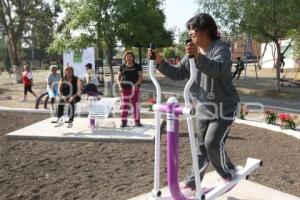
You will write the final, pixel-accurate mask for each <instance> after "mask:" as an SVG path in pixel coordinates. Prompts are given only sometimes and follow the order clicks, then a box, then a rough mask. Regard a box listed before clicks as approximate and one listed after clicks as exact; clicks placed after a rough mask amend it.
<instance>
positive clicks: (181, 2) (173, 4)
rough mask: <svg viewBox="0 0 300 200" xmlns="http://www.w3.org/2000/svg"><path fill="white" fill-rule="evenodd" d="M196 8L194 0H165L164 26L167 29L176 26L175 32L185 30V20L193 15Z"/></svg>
mask: <svg viewBox="0 0 300 200" xmlns="http://www.w3.org/2000/svg"><path fill="white" fill-rule="evenodd" d="M198 8H199V6H198V4H197V1H196V0H165V3H164V12H165V15H166V17H167V19H166V27H167V28H168V29H169V28H173V27H174V26H176V29H177V33H178V32H179V31H180V32H182V31H184V30H186V28H185V24H186V22H187V21H188V20H189V19H190V18H192V17H193V16H194V15H195V13H196V11H197V9H198Z"/></svg>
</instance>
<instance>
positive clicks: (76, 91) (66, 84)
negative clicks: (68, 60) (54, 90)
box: [57, 66, 82, 126]
mask: <svg viewBox="0 0 300 200" xmlns="http://www.w3.org/2000/svg"><path fill="white" fill-rule="evenodd" d="M58 88H59V96H60V100H59V104H58V112H57V117H58V119H59V118H60V117H62V116H63V114H64V106H65V103H69V104H70V106H69V109H68V114H69V121H68V122H67V123H70V126H72V122H73V119H74V114H75V106H74V104H75V103H77V102H79V101H80V99H81V98H80V95H81V90H82V86H81V82H80V80H79V79H78V78H77V77H76V76H74V71H73V67H71V66H67V67H65V68H64V76H63V77H62V78H61V79H60V81H59V84H58Z"/></svg>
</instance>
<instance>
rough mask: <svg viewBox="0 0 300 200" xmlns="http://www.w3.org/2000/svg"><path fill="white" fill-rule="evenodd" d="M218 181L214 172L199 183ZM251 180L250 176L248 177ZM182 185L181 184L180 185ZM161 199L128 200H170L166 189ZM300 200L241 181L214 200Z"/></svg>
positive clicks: (205, 183)
mask: <svg viewBox="0 0 300 200" xmlns="http://www.w3.org/2000/svg"><path fill="white" fill-rule="evenodd" d="M218 179H219V176H218V175H217V173H216V172H215V171H213V172H209V173H207V174H205V176H204V180H203V182H202V183H201V186H202V187H204V186H205V187H211V186H214V185H215V184H216V182H217V180H218ZM250 179H251V175H250ZM181 184H183V183H181ZM161 192H162V197H160V198H153V197H152V194H151V193H147V194H144V195H140V196H137V197H134V198H131V199H130V200H154V199H156V200H172V198H171V197H170V192H169V190H168V187H164V188H162V189H161ZM267 199H272V200H285V199H288V200H300V198H298V197H296V196H293V195H290V194H287V193H283V192H281V191H278V190H275V189H272V188H269V187H266V186H263V185H260V184H257V183H253V182H251V181H246V180H242V181H240V182H239V183H238V184H237V185H236V186H235V187H234V188H233V189H232V190H230V191H229V192H227V193H226V194H224V195H222V196H220V197H218V198H217V199H216V200H267Z"/></svg>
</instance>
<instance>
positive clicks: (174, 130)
mask: <svg viewBox="0 0 300 200" xmlns="http://www.w3.org/2000/svg"><path fill="white" fill-rule="evenodd" d="M150 48H151V49H154V46H153V45H152V44H151V45H150ZM154 59H155V56H153V57H151V58H150V60H149V69H148V70H149V71H148V72H149V76H150V79H151V80H152V82H153V84H154V86H155V88H156V99H157V104H155V105H154V106H153V109H154V111H155V160H154V188H153V190H152V197H153V199H157V200H159V199H165V198H167V199H170V197H162V193H161V191H160V184H159V181H160V176H159V173H160V172H159V169H160V119H161V113H166V116H167V179H168V187H169V190H170V194H171V198H173V199H175V200H188V199H189V200H191V199H195V200H213V199H215V198H217V197H218V196H220V195H222V194H224V193H226V192H228V191H229V190H230V189H231V188H232V187H234V186H235V185H236V184H237V183H238V182H239V181H241V180H242V179H248V177H249V174H250V173H251V172H253V171H254V170H255V169H256V168H258V167H259V166H261V165H262V161H261V160H258V159H254V158H248V159H247V163H246V165H245V167H239V170H238V172H237V176H236V177H235V178H234V179H233V180H232V181H231V182H229V183H224V184H220V185H216V186H215V187H214V188H213V189H212V190H211V191H209V192H208V193H205V194H204V193H202V191H201V180H200V173H199V168H198V162H197V153H196V140H195V135H194V128H193V122H192V117H193V116H194V115H195V109H194V108H193V107H192V105H191V103H190V100H189V92H190V88H191V86H192V84H193V82H194V81H195V79H196V74H197V70H196V67H195V60H194V58H193V57H189V63H190V79H189V80H188V82H187V83H186V85H185V88H184V92H183V95H184V101H185V106H184V107H180V106H179V104H178V101H177V99H176V98H175V97H170V98H169V99H168V100H167V103H166V104H161V88H160V85H159V83H158V81H157V80H156V78H155V77H154V72H153V69H154ZM180 115H184V116H185V117H186V119H187V125H188V131H189V139H190V145H191V155H192V163H193V170H194V174H195V181H196V193H195V196H194V197H186V196H185V195H184V194H183V193H182V192H181V190H180V187H179V181H178V172H179V170H178V169H179V120H178V118H179V116H180Z"/></svg>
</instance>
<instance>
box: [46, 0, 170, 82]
mask: <svg viewBox="0 0 300 200" xmlns="http://www.w3.org/2000/svg"><path fill="white" fill-rule="evenodd" d="M61 3H62V6H63V8H64V9H65V11H66V13H67V14H66V16H65V18H64V20H63V22H62V25H61V26H60V30H59V33H58V34H57V35H56V36H55V40H54V42H53V43H52V45H51V47H50V48H49V50H50V51H56V52H57V51H58V52H64V51H66V50H69V49H73V50H78V49H83V48H86V47H88V46H97V47H99V48H101V47H103V46H105V47H106V49H105V51H106V52H105V53H106V55H107V60H108V65H109V68H110V74H111V81H112V82H114V73H113V69H112V58H113V55H114V48H115V46H116V42H117V41H121V42H122V44H123V45H125V46H126V47H129V46H139V47H142V46H146V44H147V46H148V45H149V43H150V41H152V42H155V43H157V44H165V43H163V42H162V41H168V40H167V39H169V38H172V37H170V36H169V34H168V32H167V31H166V30H165V29H164V28H163V24H164V20H165V17H164V15H163V13H162V11H161V10H160V9H159V1H157V0H149V1H147V0H82V1H81V0H72V1H68V0H63V1H62V2H61ZM75 33H77V35H76V34H75ZM167 36H168V37H167ZM162 38H165V39H162ZM103 43H104V44H105V45H103Z"/></svg>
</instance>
